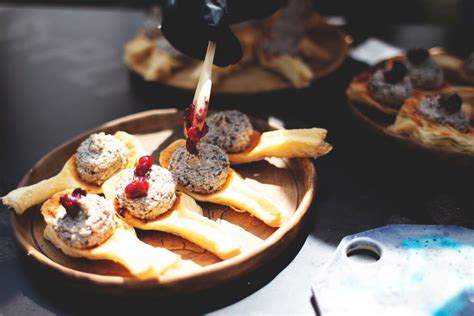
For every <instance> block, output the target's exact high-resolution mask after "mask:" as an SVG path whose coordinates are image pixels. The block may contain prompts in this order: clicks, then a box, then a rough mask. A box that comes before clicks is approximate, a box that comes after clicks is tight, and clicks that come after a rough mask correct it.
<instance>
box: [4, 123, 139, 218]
mask: <svg viewBox="0 0 474 316" xmlns="http://www.w3.org/2000/svg"><path fill="white" fill-rule="evenodd" d="M142 153H143V149H142V147H141V145H140V144H139V142H138V140H137V139H136V138H135V137H134V136H132V135H130V134H127V133H125V132H121V131H119V132H117V133H115V134H114V135H107V134H105V133H98V134H92V135H90V136H89V137H88V138H87V139H86V140H84V141H83V142H82V143H81V145H80V146H79V147H78V149H77V152H76V153H75V154H74V155H72V156H71V158H69V159H68V161H67V162H66V164H65V165H64V167H63V168H62V169H61V171H60V172H59V173H58V174H57V175H56V176H54V177H52V178H49V179H46V180H43V181H40V182H38V183H36V184H33V185H29V186H26V187H21V188H18V189H16V190H13V191H11V192H10V193H8V194H7V195H6V196H4V197H2V203H3V204H5V205H6V206H9V207H12V208H13V209H14V210H15V212H16V213H17V214H22V213H23V212H24V211H25V210H27V209H28V208H30V207H32V206H33V205H36V204H39V203H41V202H43V201H45V200H47V199H48V198H50V197H51V196H52V195H53V194H54V193H57V192H59V191H62V190H65V189H74V188H77V187H82V188H84V189H86V190H87V191H88V192H94V193H100V192H101V188H100V187H101V185H102V184H103V183H104V181H105V180H107V179H108V178H110V177H111V176H112V175H114V174H115V173H117V172H118V171H120V170H122V169H124V168H127V167H131V166H134V165H135V163H136V161H137V159H138V157H140V156H141V155H142Z"/></svg>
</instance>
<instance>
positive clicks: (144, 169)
mask: <svg viewBox="0 0 474 316" xmlns="http://www.w3.org/2000/svg"><path fill="white" fill-rule="evenodd" d="M151 166H153V158H152V157H151V156H142V157H140V159H138V164H137V166H136V167H135V172H134V175H135V179H134V180H133V181H132V182H130V183H129V184H127V186H126V187H125V196H126V197H127V198H128V199H136V198H139V197H142V196H145V195H146V194H147V193H148V189H149V188H150V184H149V183H148V181H147V180H146V178H145V175H146V174H147V173H148V172H149V171H150V169H151Z"/></svg>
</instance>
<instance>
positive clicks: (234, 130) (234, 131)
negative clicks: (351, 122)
mask: <svg viewBox="0 0 474 316" xmlns="http://www.w3.org/2000/svg"><path fill="white" fill-rule="evenodd" d="M206 123H207V126H208V128H209V131H208V132H207V134H206V135H205V136H204V137H203V138H202V141H203V142H207V143H210V144H214V145H217V146H219V147H220V148H222V149H223V150H225V151H226V152H227V153H228V155H229V161H230V163H232V164H241V163H248V162H253V161H258V160H263V159H265V158H269V157H278V158H307V157H319V156H323V155H325V154H327V153H328V152H330V151H331V149H332V147H331V145H330V144H328V143H326V142H325V141H324V140H325V138H326V134H327V130H325V129H322V128H307V129H289V130H283V129H282V130H275V131H269V132H263V133H261V132H258V131H256V130H254V129H253V126H252V124H251V122H250V120H249V118H248V117H247V115H245V114H244V113H242V112H239V111H235V110H231V111H221V112H215V113H213V114H211V115H209V117H208V118H207V120H206Z"/></svg>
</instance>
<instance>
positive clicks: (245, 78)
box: [131, 20, 352, 95]
mask: <svg viewBox="0 0 474 316" xmlns="http://www.w3.org/2000/svg"><path fill="white" fill-rule="evenodd" d="M308 34H309V35H310V36H311V38H312V39H313V40H314V41H315V42H316V43H317V44H318V45H320V46H321V47H323V48H324V49H326V50H327V51H328V52H329V53H330V54H331V55H332V56H333V58H332V60H331V61H329V62H322V61H318V60H313V61H311V62H310V63H308V65H309V66H310V68H311V69H312V70H313V73H314V79H313V81H314V80H317V79H320V78H322V77H325V76H327V75H329V74H331V73H333V72H334V71H335V70H336V69H338V68H339V67H340V66H341V65H342V63H343V62H344V60H345V59H346V56H347V52H348V49H349V45H350V44H351V43H352V38H351V37H350V36H349V35H347V34H345V33H344V32H342V31H341V30H339V29H338V28H337V27H336V26H332V25H329V24H327V23H326V22H324V21H323V20H321V22H319V23H318V25H317V26H316V27H315V28H314V29H312V30H310V31H308ZM306 62H307V61H306ZM195 65H196V63H191V64H190V65H189V66H187V67H186V68H183V69H179V70H176V71H175V72H173V74H171V75H170V76H167V77H165V78H163V79H160V80H158V81H156V82H157V83H161V84H164V85H167V86H171V87H174V88H179V89H184V90H194V89H195V88H196V83H197V82H196V81H195V80H191V78H192V71H193V70H194V66H195ZM131 71H133V72H135V73H136V74H137V75H138V76H139V77H140V78H142V75H141V74H140V70H139V69H134V70H131ZM143 80H144V79H143ZM285 89H296V88H294V87H293V86H292V85H291V83H290V82H289V81H288V80H286V79H285V78H284V77H282V76H281V75H279V74H276V73H273V72H271V71H269V70H266V69H264V68H263V67H262V66H261V65H259V64H258V63H257V62H253V63H250V64H248V65H245V66H243V68H242V69H241V70H239V71H237V72H235V73H232V74H230V75H229V76H226V77H224V78H222V79H221V80H220V81H219V82H218V83H217V84H214V85H213V87H212V93H214V94H216V93H217V94H240V95H251V94H257V93H268V92H274V91H277V90H285Z"/></svg>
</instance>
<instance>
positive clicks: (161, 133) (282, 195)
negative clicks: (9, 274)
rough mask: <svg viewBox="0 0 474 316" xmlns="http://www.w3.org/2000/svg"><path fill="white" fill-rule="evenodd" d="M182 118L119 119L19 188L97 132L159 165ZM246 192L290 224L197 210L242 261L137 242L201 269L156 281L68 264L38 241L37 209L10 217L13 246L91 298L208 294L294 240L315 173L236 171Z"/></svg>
mask: <svg viewBox="0 0 474 316" xmlns="http://www.w3.org/2000/svg"><path fill="white" fill-rule="evenodd" d="M182 117H183V113H182V112H181V111H178V110H176V109H165V110H152V111H147V112H143V113H138V114H134V115H130V116H126V117H124V118H120V119H117V120H114V121H111V122H109V123H106V124H104V125H102V126H100V127H98V128H95V129H93V130H90V131H88V132H86V133H83V134H81V135H79V136H77V137H75V138H74V139H72V140H70V141H68V142H67V143H65V144H63V145H61V146H60V147H58V148H56V149H54V150H53V151H51V152H50V153H48V154H47V155H46V156H44V157H43V158H42V159H41V160H40V161H38V163H37V164H36V165H35V166H34V167H33V168H32V169H31V171H30V172H29V173H28V174H26V175H25V176H24V177H23V179H22V180H21V182H20V184H19V186H24V185H29V184H33V183H36V182H38V181H40V180H42V179H45V178H48V177H51V176H53V175H55V174H56V173H57V172H58V171H59V170H60V168H61V167H62V166H63V164H64V163H65V162H66V160H67V159H68V158H69V157H70V155H71V154H73V153H74V152H75V151H76V148H77V147H78V145H79V144H80V143H81V142H82V140H84V139H85V138H86V137H87V136H88V135H89V134H91V133H93V132H98V131H104V132H107V133H113V132H115V131H118V130H123V131H126V132H128V133H131V134H135V135H136V136H137V137H138V139H139V140H140V141H141V142H142V144H143V145H144V147H145V149H146V150H147V151H148V152H150V153H152V154H153V156H154V157H155V158H156V160H155V161H158V159H157V158H158V155H159V152H160V151H161V149H163V148H164V147H165V146H166V145H168V144H169V143H170V142H172V141H173V140H175V139H177V138H182V137H183V135H182ZM252 123H253V125H254V127H255V128H256V129H257V130H260V131H264V130H269V129H274V128H273V127H272V126H270V125H269V124H268V123H267V122H265V121H263V120H258V119H253V118H252ZM235 169H236V170H237V171H238V172H240V173H241V174H242V175H243V176H244V177H245V178H246V181H247V182H248V184H249V185H250V186H252V187H254V188H255V190H258V191H260V192H262V193H264V194H266V196H269V197H272V199H274V200H277V201H278V203H280V204H281V205H283V206H285V207H286V208H287V209H288V210H291V211H292V212H293V215H292V217H291V218H290V220H289V221H288V222H287V223H285V224H284V225H283V226H282V227H280V228H278V229H275V228H271V227H269V226H267V225H265V224H264V223H263V222H261V221H260V220H258V219H256V218H254V217H251V216H250V215H249V214H248V213H240V212H235V211H233V210H231V209H230V208H228V207H224V206H221V205H215V204H203V203H200V204H201V206H203V209H204V213H205V215H206V216H208V217H209V218H211V219H213V220H218V221H217V222H218V223H219V224H220V225H221V226H222V227H223V229H225V230H227V231H228V232H229V233H231V234H234V235H235V236H236V237H237V238H239V239H240V240H241V242H242V246H243V249H244V250H243V251H242V253H241V254H240V255H238V256H236V257H233V258H231V259H227V260H225V261H222V260H220V259H219V258H217V257H216V256H215V255H213V254H211V253H209V252H207V251H205V250H204V249H202V248H201V247H199V246H196V245H194V244H192V243H190V242H188V241H186V240H184V239H182V238H179V237H176V236H173V235H170V234H166V233H161V232H141V231H138V235H139V237H140V238H141V239H142V240H143V241H145V242H147V243H149V244H151V245H154V246H159V247H165V248H167V249H169V250H171V251H173V252H175V253H178V254H180V255H181V256H182V258H183V259H187V260H192V261H194V262H195V263H197V264H199V265H200V266H202V267H201V268H198V269H197V270H191V271H189V270H182V271H178V272H177V273H175V274H173V275H170V276H166V277H163V278H161V279H160V280H151V281H141V280H138V279H136V278H134V277H131V276H130V275H129V274H128V272H127V271H126V270H125V269H124V268H123V267H122V266H120V265H118V264H115V263H113V262H110V261H105V260H104V261H93V260H87V259H81V258H72V257H69V256H66V255H65V254H63V253H62V252H61V251H60V250H59V249H57V248H56V247H55V246H53V244H51V243H50V242H49V241H47V240H45V239H44V237H43V230H44V227H45V223H44V220H43V218H42V216H41V214H40V212H39V208H40V206H35V207H32V208H31V209H29V210H28V211H27V212H26V213H25V214H24V215H22V216H18V215H16V213H15V212H13V211H11V217H10V220H11V225H12V228H13V233H14V236H15V239H16V240H17V242H18V244H19V245H20V246H21V248H22V249H24V250H25V252H26V253H27V254H28V255H29V256H31V257H33V258H34V259H36V260H37V261H38V262H39V263H41V264H42V265H45V266H47V267H50V268H52V269H55V270H57V271H59V272H60V273H62V274H63V275H65V276H66V277H68V278H70V279H71V280H72V281H73V282H75V285H79V286H86V287H92V288H93V289H94V290H95V291H101V292H104V293H109V294H112V293H115V294H123V293H130V291H143V290H145V291H149V290H151V291H152V293H153V294H154V295H170V294H178V293H189V292H194V291H198V290H202V289H205V288H210V287H214V286H216V285H218V284H221V283H223V282H226V281H228V280H231V279H235V278H238V277H239V276H242V275H244V274H246V273H248V272H250V271H252V270H255V269H256V268H258V267H260V266H262V265H264V264H266V263H268V262H269V261H270V260H271V259H272V258H274V257H275V256H276V255H277V254H279V253H281V252H282V251H283V250H284V249H285V247H286V246H287V245H288V244H289V243H290V242H291V241H292V240H293V239H294V238H295V236H296V234H297V232H298V230H299V229H300V228H301V226H302V223H303V221H304V219H305V216H306V215H307V214H308V209H309V207H310V205H311V201H312V199H313V193H314V189H315V180H316V172H315V168H314V165H313V163H312V161H311V160H309V159H289V160H283V159H276V158H272V159H269V160H267V161H261V162H256V163H252V164H247V165H241V166H236V167H235Z"/></svg>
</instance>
